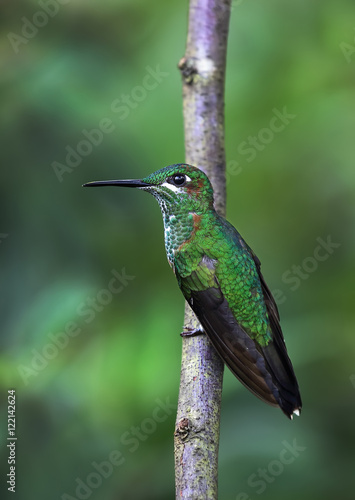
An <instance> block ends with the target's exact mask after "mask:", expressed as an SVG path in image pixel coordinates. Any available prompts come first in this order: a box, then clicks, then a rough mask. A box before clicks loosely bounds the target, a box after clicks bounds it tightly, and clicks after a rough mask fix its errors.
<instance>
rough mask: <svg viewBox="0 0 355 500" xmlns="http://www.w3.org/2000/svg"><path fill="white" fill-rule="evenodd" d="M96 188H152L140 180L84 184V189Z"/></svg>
mask: <svg viewBox="0 0 355 500" xmlns="http://www.w3.org/2000/svg"><path fill="white" fill-rule="evenodd" d="M96 186H119V187H132V188H143V187H148V186H150V184H147V183H146V182H143V181H140V180H139V179H129V180H126V181H94V182H87V183H86V184H83V187H96Z"/></svg>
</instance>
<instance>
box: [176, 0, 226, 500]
mask: <svg viewBox="0 0 355 500" xmlns="http://www.w3.org/2000/svg"><path fill="white" fill-rule="evenodd" d="M229 17H230V0H190V9H189V29H188V38H187V46H186V53H185V56H184V57H183V58H182V59H181V61H180V63H179V69H180V71H181V74H182V79H183V107H184V124H185V153H186V163H189V164H191V165H195V166H196V167H198V168H201V169H202V170H203V171H204V172H205V173H206V174H207V175H208V177H209V179H210V180H211V182H212V185H213V188H214V193H215V207H216V210H217V211H218V212H219V213H221V214H222V215H224V214H225V206H226V196H225V191H226V189H225V151H224V79H225V63H226V49H227V37H228V27H229ZM184 326H185V329H186V328H196V327H198V322H197V319H196V317H195V316H194V314H193V313H192V311H191V309H190V308H189V306H188V305H187V306H186V310H185V321H184ZM223 367H224V365H223V362H222V361H221V359H220V358H219V356H218V354H217V353H216V351H215V349H214V348H213V347H212V345H211V343H210V342H209V340H208V338H207V336H206V335H204V334H203V335H198V336H196V337H185V338H183V348H182V366H181V379H180V392H179V402H178V411H177V419H176V429H175V439H174V448H175V479H176V498H177V499H183V500H187V499H188V500H197V499H199V500H201V499H209V500H210V499H217V487H218V445H219V425H220V406H221V395H222V382H223Z"/></svg>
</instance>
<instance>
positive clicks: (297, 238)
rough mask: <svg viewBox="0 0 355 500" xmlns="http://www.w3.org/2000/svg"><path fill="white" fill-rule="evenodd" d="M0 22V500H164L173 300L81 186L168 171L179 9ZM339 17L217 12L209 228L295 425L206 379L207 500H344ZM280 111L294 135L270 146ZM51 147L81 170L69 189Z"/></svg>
mask: <svg viewBox="0 0 355 500" xmlns="http://www.w3.org/2000/svg"><path fill="white" fill-rule="evenodd" d="M1 9H2V14H1V21H0V23H1V37H0V53H1V72H0V81H1V108H0V109H1V157H2V165H3V166H2V169H1V177H2V180H1V198H0V202H1V215H2V220H1V226H0V233H1V234H0V252H1V263H2V270H1V278H2V297H1V308H2V311H1V320H2V328H1V355H0V374H1V389H2V391H1V393H2V397H1V405H2V407H1V415H0V417H1V433H2V443H5V438H6V437H7V428H6V411H7V409H6V394H7V390H8V389H11V388H15V389H16V396H17V407H16V411H17V437H18V440H17V464H16V465H17V468H16V472H17V496H16V498H19V499H21V500H22V499H26V500H27V499H29V500H32V499H41V500H42V499H43V500H44V499H46V500H47V499H51V500H52V499H66V500H68V499H72V498H78V499H79V498H92V499H93V500H94V499H95V500H96V499H105V500H116V499H128V500H129V499H134V500H139V499H147V500H150V499H151V500H153V499H154V500H165V499H169V498H173V497H174V470H173V430H174V421H175V410H174V409H171V407H173V406H176V402H177V396H178V385H179V371H180V356H181V338H180V336H179V332H180V330H181V326H182V319H183V308H184V301H183V298H182V296H181V294H180V292H179V290H178V287H177V286H176V282H175V278H174V277H173V275H172V273H171V271H170V269H169V266H168V264H167V262H166V257H165V252H164V246H163V231H162V221H161V216H160V211H159V207H158V205H157V204H156V202H155V201H154V200H153V198H151V197H149V196H147V195H145V194H143V193H141V192H138V191H137V192H136V191H133V192H132V191H129V192H126V191H119V192H118V190H115V189H103V190H92V191H91V190H90V191H88V190H84V189H82V188H81V184H82V183H84V182H87V181H90V180H96V179H110V178H135V177H137V178H139V177H142V176H145V175H146V174H148V173H150V172H152V171H154V170H156V169H158V168H161V167H163V166H165V165H168V164H171V163H178V162H183V161H184V146H183V121H182V112H181V109H182V102H181V81H180V75H179V73H178V71H177V62H178V60H179V59H180V57H182V55H183V54H184V50H185V38H186V31H187V12H188V2H187V1H185V2H179V1H177V0H173V1H171V2H163V1H162V0H156V1H150V2H148V1H146V2H144V1H142V0H141V1H140V0H130V1H127V0H117V1H113V0H101V1H98V0H97V1H91V2H84V1H80V0H70V1H65V2H64V1H63V0H62V1H61V2H59V0H58V1H57V2H54V1H53V0H52V1H51V2H50V1H49V0H48V3H47V1H46V0H45V1H44V2H43V3H42V6H41V4H40V3H39V2H38V1H37V0H36V1H34V0H33V1H31V0H27V1H24V0H22V1H18V2H16V4H15V3H13V2H10V1H4V2H2V7H1ZM45 9H47V10H48V12H50V14H47V15H46V14H45V13H44V11H45ZM43 13H44V14H43ZM354 17H355V4H354V2H352V1H351V0H348V1H346V0H340V1H338V2H336V3H335V2H333V1H331V0H322V2H318V1H315V0H313V1H311V2H309V1H306V0H300V1H298V2H292V3H291V2H287V3H285V2H282V1H281V0H271V1H269V2H255V1H253V0H244V1H243V0H242V1H240V0H239V1H234V2H233V11H232V17H231V25H230V38H229V47H228V66H227V82H226V151H227V161H228V177H227V181H228V182H227V190H228V203H227V207H228V208H227V211H228V218H229V220H230V221H231V222H232V223H233V224H234V225H235V226H236V227H237V228H238V229H239V231H240V232H241V233H242V235H243V236H244V237H245V239H246V240H247V242H248V243H249V244H250V245H251V246H252V248H253V249H254V251H255V252H256V253H257V255H258V256H259V258H260V259H261V261H262V263H263V272H264V275H265V277H266V280H267V282H268V283H269V286H270V288H271V289H272V290H274V291H275V293H276V295H277V298H278V302H279V306H280V312H281V317H282V326H283V330H284V334H285V337H286V341H287V346H288V350H289V353H290V356H291V358H292V360H293V363H294V366H295V371H296V373H297V376H298V379H299V383H300V387H301V392H302V396H303V404H304V411H303V414H302V416H301V418H297V419H296V420H295V421H294V422H292V423H291V422H289V421H288V420H287V419H286V418H285V416H284V415H283V414H282V413H281V411H279V410H276V409H273V408H270V407H268V406H267V405H265V404H263V403H261V402H260V401H258V400H257V399H256V398H255V397H253V396H252V395H251V394H250V393H249V392H248V391H246V390H245V389H244V388H243V387H242V386H241V385H240V384H239V382H237V381H236V380H235V379H234V378H233V376H232V375H231V374H230V373H229V372H228V373H227V372H226V373H225V382H224V392H223V406H222V422H221V445H220V499H222V500H230V499H233V500H234V499H238V500H242V499H247V498H251V499H255V498H258V497H261V498H263V500H268V499H271V498H272V499H284V498H286V497H287V498H288V499H296V498H297V499H298V498H302V499H303V500H308V499H310V500H314V499H333V498H338V497H341V498H342V499H343V500H344V499H350V498H352V497H353V491H354V489H353V488H354V484H353V483H354V410H355V362H354V342H353V337H354V324H353V310H354V276H353V257H354V250H355V238H354V195H355V172H354V162H353V156H354V126H355V119H354V116H355V100H354V98H355V88H354V77H355V41H354V35H355V32H354ZM24 18H25V19H24ZM46 18H47V19H46ZM34 22H35V23H37V25H38V26H39V25H41V27H38V28H36V26H34V27H33V24H32V28H31V23H34ZM21 37H22V38H21ZM157 67H158V68H157ZM157 70H158V73H159V71H160V74H158V75H157V74H156V72H157ZM154 71H155V77H154V76H152V75H151V73H152V72H153V73H154ZM148 74H149V75H151V76H150V77H148V76H147V75H148ZM127 96H128V98H127ZM127 99H128V100H127ZM123 100H127V104H124V103H123V102H122V101H123ZM124 106H125V107H124ZM284 107H286V110H287V113H289V114H292V115H295V116H294V117H293V118H292V119H290V120H289V123H288V124H284V127H283V129H282V130H280V131H279V132H277V133H276V132H275V133H274V134H273V137H271V134H270V132H268V131H266V132H265V131H263V130H262V129H265V128H268V127H269V125H270V123H271V120H272V118H273V116H274V113H275V111H274V110H275V109H277V110H279V111H280V112H282V111H283V109H284ZM105 119H106V121H105ZM102 120H104V122H102ZM99 124H101V126H106V127H108V128H109V129H110V130H109V131H107V128H106V129H105V130H106V132H105V133H101V136H102V139H101V137H100V134H97V133H96V135H95V133H92V138H93V140H95V141H96V143H97V144H96V145H94V146H91V147H90V146H88V145H87V144H86V145H85V144H84V143H82V142H81V141H83V140H84V139H85V133H83V130H86V131H91V130H92V129H97V128H98V127H99ZM277 124H278V125H279V126H280V124H281V122H280V121H278V122H277ZM280 128H282V127H280ZM249 136H257V137H258V138H259V139H258V146H256V147H252V151H249V153H246V144H245V143H246V142H248V141H249V140H250V139H248V138H249ZM243 143H244V144H243ZM67 147H69V148H73V149H74V150H75V149H79V150H80V151H82V152H83V154H82V155H81V156H80V157H78V156H77V157H76V159H75V158H74V157H72V158H71V161H72V162H74V163H72V166H69V168H68V166H66V167H65V164H66V155H67V154H68V150H67V149H66V148H67ZM85 148H86V149H85ZM90 148H91V151H90ZM249 148H250V146H249ZM69 160H70V159H69ZM53 162H58V163H55V164H54V165H55V167H53ZM75 163H76V164H77V165H76V166H73V165H74V164H75ZM59 164H61V166H60V165H59ZM58 165H59V166H58ZM58 172H59V173H58ZM327 239H328V241H329V239H330V241H331V242H333V243H336V244H337V246H336V245H334V246H333V247H330V248H328V251H327V250H326V249H324V248H323V249H322V250H321V251H319V248H318V247H319V242H320V241H323V242H327ZM325 244H326V243H325ZM314 255H316V258H314ZM294 266H301V267H294ZM112 270H115V271H116V272H117V273H119V274H120V275H121V283H119V280H118V279H117V278H116V279H115V281H112V280H113V279H114V275H113V274H112ZM297 273H298V274H299V276H298V277H297ZM300 273H301V274H300ZM125 274H126V275H128V278H125V277H124V275H125ZM132 278H133V279H132ZM113 285H114V286H115V290H116V292H115V293H111V292H110V291H107V290H108V289H109V288H108V287H109V286H113ZM55 343H56V344H57V347H56V346H55ZM164 405H165V409H164ZM295 440H296V441H295ZM285 443H287V444H285ZM295 444H296V445H297V447H298V449H299V450H300V449H301V448H302V449H301V451H294V455H292V454H291V452H290V451H289V452H287V451H286V452H285V451H284V450H287V449H288V448H287V447H288V446H294V445H295ZM114 450H117V453H116V454H115V452H114ZM112 453H113V454H112ZM280 453H281V455H280ZM285 453H286V455H285ZM7 454H8V453H7V450H6V449H5V446H3V447H2V451H1V463H2V467H1V482H2V488H3V489H4V491H6V485H5V484H4V483H5V480H6V479H5V478H6V473H7V472H8V465H7V463H6V461H7ZM280 456H281V457H286V458H287V459H288V463H287V464H286V463H285V462H284V461H283V462H282V461H281V462H280ZM110 457H111V459H112V461H113V462H114V465H110V466H109V465H108V464H107V463H106V464H102V462H105V461H106V462H107V461H108V460H110ZM118 457H119V458H118ZM292 458H293V460H292ZM285 460H286V459H285ZM93 463H96V468H95V465H93ZM98 464H101V466H100V465H98ZM100 467H101V469H100ZM97 468H99V469H100V470H101V473H98V472H97ZM111 469H112V473H111ZM262 469H267V476H265V478H264V479H262V478H261V475H262V474H264V472H263V471H262ZM105 476H107V477H105ZM266 477H267V479H266ZM79 484H80V485H81V486H80V487H79V490H77V491H76V489H77V487H78V485H79ZM65 494H66V495H67V496H65Z"/></svg>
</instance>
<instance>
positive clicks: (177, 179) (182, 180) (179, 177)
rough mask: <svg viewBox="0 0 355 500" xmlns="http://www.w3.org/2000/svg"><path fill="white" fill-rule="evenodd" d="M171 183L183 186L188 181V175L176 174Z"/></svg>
mask: <svg viewBox="0 0 355 500" xmlns="http://www.w3.org/2000/svg"><path fill="white" fill-rule="evenodd" d="M171 183H172V184H174V186H178V187H181V186H183V185H184V184H185V183H186V176H185V175H184V174H175V175H173V176H172V177H171Z"/></svg>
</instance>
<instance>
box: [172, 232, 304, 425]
mask: <svg viewBox="0 0 355 500" xmlns="http://www.w3.org/2000/svg"><path fill="white" fill-rule="evenodd" d="M233 229H234V228H233ZM237 234H238V233H237ZM238 236H239V234H238ZM216 264H217V263H216V261H215V260H213V259H211V258H209V257H207V256H206V255H205V256H204V257H203V258H202V260H201V261H200V263H199V265H198V266H197V267H196V268H195V270H194V271H193V272H191V273H190V274H189V275H188V276H186V275H185V276H184V277H181V276H179V275H178V273H176V274H177V278H178V282H179V286H180V288H181V290H182V292H183V294H184V296H185V298H186V300H187V302H188V303H189V305H190V306H191V308H192V309H193V311H194V312H195V314H196V316H197V317H198V319H199V321H200V323H201V325H202V327H203V328H204V330H205V332H206V333H207V335H208V337H209V338H210V340H211V342H212V344H213V345H214V347H215V349H216V350H217V352H218V353H219V354H220V356H221V357H222V359H223V361H224V362H225V363H226V364H227V366H228V367H229V369H230V370H231V371H232V372H233V373H234V375H235V376H236V377H237V378H238V379H239V380H240V381H241V382H242V383H243V384H244V385H245V386H246V387H247V388H248V389H249V390H250V391H251V392H253V393H254V394H255V395H256V396H258V397H259V398H260V399H262V400H263V401H265V402H266V403H269V404H270V405H273V406H280V407H281V409H282V410H283V411H284V413H285V414H286V415H287V416H289V417H290V416H291V415H292V413H293V412H294V410H297V409H298V408H300V398H299V392H298V386H297V381H296V378H295V376H294V373H293V369H292V365H291V362H290V360H289V358H288V355H287V351H286V347H285V343H284V340H283V336H282V332H281V329H280V326H279V323H278V313H277V307H276V304H275V302H274V300H273V298H272V295H271V293H270V291H269V290H268V288H267V286H266V284H265V281H264V279H263V277H262V276H261V273H260V276H261V278H260V279H261V285H262V289H263V293H264V297H265V303H266V305H267V307H268V313H269V314H270V324H271V329H272V332H274V331H275V339H272V340H271V341H270V342H269V343H268V345H266V346H265V347H262V346H261V345H259V343H258V342H256V341H255V340H253V338H252V337H251V336H250V335H249V334H248V333H247V331H246V329H245V328H243V327H242V326H241V325H240V324H239V323H238V321H237V320H236V318H235V315H234V314H233V311H232V309H231V307H230V305H229V303H228V301H227V299H226V297H225V296H224V294H223V292H222V289H221V286H220V282H219V279H218V273H217V272H216V267H217V266H216ZM255 265H256V266H257V264H256V263H255ZM259 267H260V266H259ZM258 272H259V270H258ZM268 304H269V305H268Z"/></svg>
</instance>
